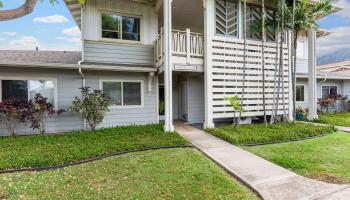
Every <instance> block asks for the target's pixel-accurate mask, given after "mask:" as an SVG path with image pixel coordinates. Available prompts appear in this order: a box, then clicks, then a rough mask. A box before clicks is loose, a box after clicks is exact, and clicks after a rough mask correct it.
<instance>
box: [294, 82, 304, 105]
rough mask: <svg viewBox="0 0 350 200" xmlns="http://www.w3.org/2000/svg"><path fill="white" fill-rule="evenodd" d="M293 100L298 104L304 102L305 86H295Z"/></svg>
mask: <svg viewBox="0 0 350 200" xmlns="http://www.w3.org/2000/svg"><path fill="white" fill-rule="evenodd" d="M295 99H296V101H298V102H304V101H305V86H304V85H297V86H296V93H295Z"/></svg>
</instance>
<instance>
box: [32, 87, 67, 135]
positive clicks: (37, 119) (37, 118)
mask: <svg viewBox="0 0 350 200" xmlns="http://www.w3.org/2000/svg"><path fill="white" fill-rule="evenodd" d="M27 112H28V113H27V118H28V120H29V121H30V122H31V126H30V127H31V128H33V130H35V129H38V130H39V132H40V134H44V133H45V125H44V118H45V114H47V115H48V116H54V115H60V114H61V113H63V112H64V110H58V111H55V108H54V106H53V105H52V104H51V103H50V102H48V99H47V98H45V97H43V96H42V95H41V94H36V95H35V97H34V98H33V99H30V100H29V102H28V109H27Z"/></svg>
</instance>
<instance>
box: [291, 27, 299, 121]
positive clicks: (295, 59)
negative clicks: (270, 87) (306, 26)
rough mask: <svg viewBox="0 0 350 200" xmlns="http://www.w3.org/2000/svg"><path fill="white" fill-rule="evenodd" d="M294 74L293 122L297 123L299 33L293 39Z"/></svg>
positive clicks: (295, 33)
mask: <svg viewBox="0 0 350 200" xmlns="http://www.w3.org/2000/svg"><path fill="white" fill-rule="evenodd" d="M293 44H294V46H293V51H294V52H293V54H294V55H293V56H294V57H293V58H294V61H293V72H292V90H293V91H292V94H293V122H294V121H295V115H296V113H295V112H296V73H297V46H298V31H295V32H294V38H293Z"/></svg>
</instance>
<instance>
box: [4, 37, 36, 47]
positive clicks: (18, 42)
mask: <svg viewBox="0 0 350 200" xmlns="http://www.w3.org/2000/svg"><path fill="white" fill-rule="evenodd" d="M38 46H39V41H38V40H37V39H36V37H34V36H23V37H21V38H19V39H15V40H12V41H10V42H9V43H8V45H7V49H10V50H11V49H12V50H13V49H17V50H34V49H35V47H38Z"/></svg>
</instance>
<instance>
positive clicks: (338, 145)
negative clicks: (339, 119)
mask: <svg viewBox="0 0 350 200" xmlns="http://www.w3.org/2000/svg"><path fill="white" fill-rule="evenodd" d="M245 149H246V150H248V151H250V152H252V153H254V154H256V155H258V156H260V157H263V158H265V159H267V160H270V161H272V162H274V163H276V164H277V165H280V166H282V167H285V168H288V169H290V170H292V171H294V172H296V173H298V174H300V175H302V176H307V177H310V178H314V179H318V180H321V181H326V182H330V183H350V169H349V167H350V134H346V133H336V134H332V135H328V136H325V137H320V138H316V139H311V140H304V141H299V142H290V143H284V144H273V145H264V146H256V147H245Z"/></svg>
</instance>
